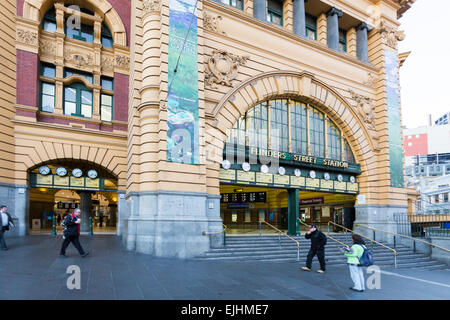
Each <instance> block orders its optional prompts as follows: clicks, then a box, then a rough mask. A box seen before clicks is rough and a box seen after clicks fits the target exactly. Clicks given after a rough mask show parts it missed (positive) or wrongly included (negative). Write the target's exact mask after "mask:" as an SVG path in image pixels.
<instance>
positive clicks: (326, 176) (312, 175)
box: [222, 160, 356, 183]
mask: <svg viewBox="0 0 450 320" xmlns="http://www.w3.org/2000/svg"><path fill="white" fill-rule="evenodd" d="M222 167H223V168H224V169H225V170H228V169H230V168H231V163H230V161H228V160H224V161H223V162H222ZM250 168H251V167H250V163H248V162H244V163H242V170H244V171H245V172H248V171H250ZM260 170H261V172H262V173H269V167H268V166H267V165H265V164H263V165H262V166H261V168H260ZM278 173H279V174H280V175H282V176H284V175H285V174H286V169H285V168H284V167H278ZM294 174H295V176H296V177H300V176H301V175H302V171H301V170H300V169H295V170H294ZM309 177H310V178H312V179H315V178H316V172H315V171H314V170H310V171H309ZM323 177H324V179H325V180H330V174H329V173H328V172H325V173H324V175H323ZM337 179H338V181H339V182H342V181H344V177H343V176H342V174H338V176H337ZM350 182H351V183H355V182H356V178H355V177H354V176H351V177H350Z"/></svg>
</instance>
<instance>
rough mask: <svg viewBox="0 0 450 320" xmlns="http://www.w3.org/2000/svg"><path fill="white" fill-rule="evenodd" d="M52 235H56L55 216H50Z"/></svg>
mask: <svg viewBox="0 0 450 320" xmlns="http://www.w3.org/2000/svg"><path fill="white" fill-rule="evenodd" d="M52 236H56V217H55V215H53V217H52Z"/></svg>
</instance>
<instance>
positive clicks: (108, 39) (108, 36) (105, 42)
mask: <svg viewBox="0 0 450 320" xmlns="http://www.w3.org/2000/svg"><path fill="white" fill-rule="evenodd" d="M102 46H104V47H105V48H112V47H113V37H112V33H111V31H110V30H109V28H108V26H107V25H106V23H104V22H103V23H102Z"/></svg>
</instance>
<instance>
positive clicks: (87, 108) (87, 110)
mask: <svg viewBox="0 0 450 320" xmlns="http://www.w3.org/2000/svg"><path fill="white" fill-rule="evenodd" d="M81 114H82V115H83V116H85V117H86V118H90V117H92V105H88V104H82V105H81Z"/></svg>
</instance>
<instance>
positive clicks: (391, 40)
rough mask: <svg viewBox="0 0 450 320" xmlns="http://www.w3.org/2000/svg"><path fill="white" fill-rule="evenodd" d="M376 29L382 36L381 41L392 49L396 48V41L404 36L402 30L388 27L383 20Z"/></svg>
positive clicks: (401, 39)
mask: <svg viewBox="0 0 450 320" xmlns="http://www.w3.org/2000/svg"><path fill="white" fill-rule="evenodd" d="M378 29H379V32H380V33H381V36H382V38H383V43H384V44H386V45H387V46H389V47H391V48H392V49H394V50H397V42H398V41H403V40H404V39H405V37H406V35H405V32H404V31H401V30H395V29H393V28H390V27H388V26H386V25H385V24H384V22H383V21H381V22H380V25H379V27H378Z"/></svg>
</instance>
